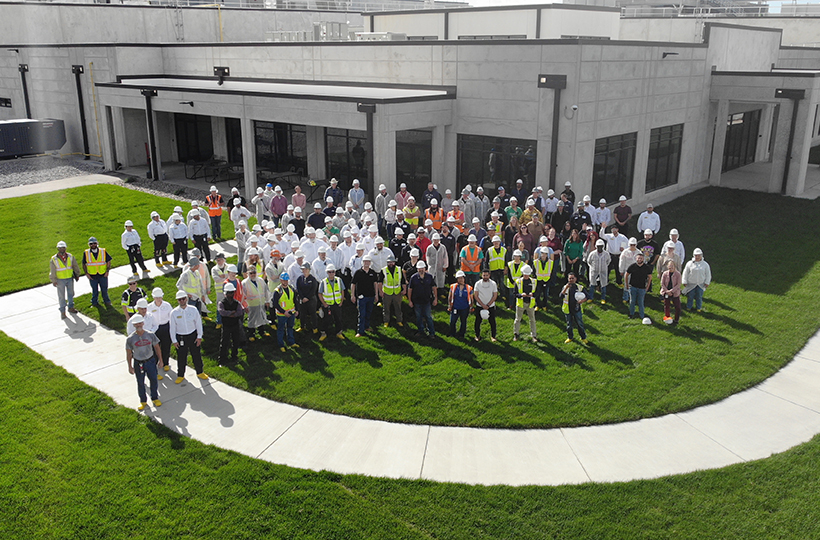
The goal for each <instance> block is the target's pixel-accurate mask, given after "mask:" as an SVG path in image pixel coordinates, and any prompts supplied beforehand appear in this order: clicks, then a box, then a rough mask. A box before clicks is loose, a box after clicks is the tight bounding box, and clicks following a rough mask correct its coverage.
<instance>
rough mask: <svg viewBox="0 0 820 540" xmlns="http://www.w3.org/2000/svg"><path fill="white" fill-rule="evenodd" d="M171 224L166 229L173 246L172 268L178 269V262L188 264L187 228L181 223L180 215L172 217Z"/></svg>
mask: <svg viewBox="0 0 820 540" xmlns="http://www.w3.org/2000/svg"><path fill="white" fill-rule="evenodd" d="M172 221H173V223H172V224H171V226H170V227H168V236H169V239H170V240H171V242H173V245H174V268H178V267H179V262H180V261H182V263H183V264H184V263H187V262H188V226H187V225H186V224H185V223H183V222H182V216H181V215H180V214H174V215H173V216H172Z"/></svg>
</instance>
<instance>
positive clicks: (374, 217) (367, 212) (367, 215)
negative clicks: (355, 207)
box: [362, 202, 379, 227]
mask: <svg viewBox="0 0 820 540" xmlns="http://www.w3.org/2000/svg"><path fill="white" fill-rule="evenodd" d="M368 220H369V221H370V223H372V224H374V225H376V226H377V227H378V223H379V215H378V214H377V213H376V212H374V211H373V205H372V204H370V203H369V202H366V203H364V212H363V213H362V221H368Z"/></svg>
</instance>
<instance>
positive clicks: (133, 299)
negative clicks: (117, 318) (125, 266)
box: [121, 276, 148, 321]
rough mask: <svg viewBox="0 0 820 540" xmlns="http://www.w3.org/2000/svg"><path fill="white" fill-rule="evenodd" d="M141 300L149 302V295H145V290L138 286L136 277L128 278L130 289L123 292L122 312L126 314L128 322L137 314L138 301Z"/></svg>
mask: <svg viewBox="0 0 820 540" xmlns="http://www.w3.org/2000/svg"><path fill="white" fill-rule="evenodd" d="M140 298H145V299H146V300H147V298H148V295H146V294H145V289H143V288H142V287H138V286H137V278H136V276H130V277H129V278H128V288H127V289H125V290H124V291H123V292H122V298H121V300H122V312H123V313H125V320H126V321H127V320H128V319H130V318H131V315H134V314H135V313H136V312H137V300H139V299H140Z"/></svg>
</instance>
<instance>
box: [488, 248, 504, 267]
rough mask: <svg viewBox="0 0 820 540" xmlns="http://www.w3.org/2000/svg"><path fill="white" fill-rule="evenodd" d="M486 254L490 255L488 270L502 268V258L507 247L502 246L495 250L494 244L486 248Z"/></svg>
mask: <svg viewBox="0 0 820 540" xmlns="http://www.w3.org/2000/svg"><path fill="white" fill-rule="evenodd" d="M487 254H488V255H489V256H490V272H495V271H496V270H504V259H505V258H506V257H507V248H505V247H503V246H502V247H500V248H499V250H498V251H496V250H495V246H493V247H491V248H490V249H488V250H487Z"/></svg>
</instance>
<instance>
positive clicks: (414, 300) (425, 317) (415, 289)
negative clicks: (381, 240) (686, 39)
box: [407, 261, 438, 338]
mask: <svg viewBox="0 0 820 540" xmlns="http://www.w3.org/2000/svg"><path fill="white" fill-rule="evenodd" d="M407 299H408V300H409V301H410V307H411V308H413V310H414V311H415V312H416V324H417V325H418V332H417V333H418V334H419V335H422V336H423V335H426V336H429V337H430V338H434V337H436V329H435V326H433V311H432V306H435V305H437V304H438V297H437V296H436V283H435V280H434V279H433V276H432V275H430V274H429V273H427V263H425V262H424V261H419V262H417V263H416V273H415V274H413V276H412V277H411V278H410V281H409V282H408V284H407Z"/></svg>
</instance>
